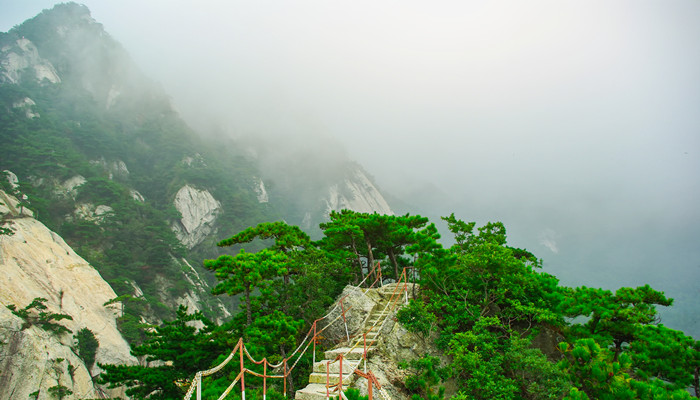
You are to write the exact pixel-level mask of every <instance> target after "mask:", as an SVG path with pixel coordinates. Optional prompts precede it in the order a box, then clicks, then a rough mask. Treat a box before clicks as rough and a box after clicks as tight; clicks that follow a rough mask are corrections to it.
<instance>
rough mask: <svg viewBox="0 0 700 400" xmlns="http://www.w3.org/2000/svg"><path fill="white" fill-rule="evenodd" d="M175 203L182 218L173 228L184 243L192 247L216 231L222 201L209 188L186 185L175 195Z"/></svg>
mask: <svg viewBox="0 0 700 400" xmlns="http://www.w3.org/2000/svg"><path fill="white" fill-rule="evenodd" d="M174 205H175V208H176V209H177V210H178V211H179V212H180V214H181V215H182V219H180V221H178V222H177V223H175V224H173V225H172V229H173V231H174V232H175V235H177V238H178V239H179V240H180V242H181V243H182V244H184V245H185V246H187V247H188V248H190V249H191V248H192V247H194V246H196V245H197V244H199V243H201V242H202V240H204V238H206V237H207V236H208V235H209V234H211V233H213V232H214V229H215V228H214V227H213V223H214V221H216V216H217V215H218V213H219V210H220V209H221V203H219V202H218V201H217V200H216V199H215V198H214V196H212V195H211V193H209V191H208V190H199V189H195V188H193V187H192V186H190V185H185V186H183V187H182V188H180V190H178V192H177V194H176V195H175V201H174Z"/></svg>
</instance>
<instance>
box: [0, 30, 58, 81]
mask: <svg viewBox="0 0 700 400" xmlns="http://www.w3.org/2000/svg"><path fill="white" fill-rule="evenodd" d="M29 68H32V69H33V72H34V74H33V75H34V76H33V78H34V79H36V80H37V81H38V82H43V81H47V82H50V83H58V82H61V78H59V76H58V73H57V72H56V68H54V66H53V65H52V64H51V63H50V62H49V61H47V60H46V59H44V58H42V57H40V56H39V52H38V51H37V48H36V46H34V43H32V42H31V41H30V40H29V39H26V38H21V39H18V40H17V42H16V43H15V46H6V47H4V48H3V49H2V50H0V82H3V83H14V84H17V83H19V82H20V81H21V79H22V78H23V77H25V76H26V75H24V73H25V71H26V70H27V69H29Z"/></svg>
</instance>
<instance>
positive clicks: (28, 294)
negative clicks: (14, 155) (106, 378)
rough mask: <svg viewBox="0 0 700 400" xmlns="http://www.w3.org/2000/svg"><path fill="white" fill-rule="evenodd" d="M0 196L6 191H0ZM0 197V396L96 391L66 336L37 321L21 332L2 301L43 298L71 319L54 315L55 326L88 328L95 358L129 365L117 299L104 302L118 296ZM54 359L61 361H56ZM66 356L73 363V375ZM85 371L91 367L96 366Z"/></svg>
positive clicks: (95, 370)
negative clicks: (0, 228) (56, 389)
mask: <svg viewBox="0 0 700 400" xmlns="http://www.w3.org/2000/svg"><path fill="white" fill-rule="evenodd" d="M0 197H2V198H3V199H4V198H6V197H9V196H7V195H6V194H5V193H4V192H2V191H0ZM2 203H3V205H0V215H2V217H3V219H4V220H5V221H6V222H5V226H6V227H9V228H11V229H12V230H14V234H13V235H10V236H8V235H0V270H2V274H0V338H2V340H3V341H4V343H5V344H4V346H2V347H0V352H3V354H2V357H0V398H8V399H9V398H28V396H29V394H30V393H32V392H35V391H36V390H40V391H41V393H48V388H49V387H52V386H56V385H58V384H60V385H63V386H66V387H68V388H69V389H70V390H71V391H73V393H74V395H73V396H76V397H73V398H95V397H98V396H97V392H96V390H97V389H96V388H95V386H94V385H93V383H92V381H91V379H90V375H89V374H88V372H87V369H86V368H85V366H84V365H83V364H82V361H80V360H79V359H78V358H77V357H76V356H75V355H74V354H73V352H72V350H71V349H70V346H72V345H73V338H72V334H68V335H63V336H61V337H58V336H56V335H54V334H50V333H49V332H46V331H44V330H43V329H41V328H39V327H31V328H28V329H24V330H22V329H21V325H22V320H21V319H19V318H18V317H16V316H15V315H13V314H11V313H10V312H9V310H7V308H6V306H8V305H11V304H14V305H16V306H17V308H23V307H25V306H26V305H28V304H29V303H31V302H32V300H33V299H35V298H37V297H43V298H45V299H47V302H46V305H47V307H48V310H47V311H49V312H53V313H61V314H67V315H70V316H71V317H72V318H73V320H62V321H60V324H61V325H63V326H65V327H67V328H68V329H70V330H71V331H73V332H77V331H79V330H80V329H82V328H88V329H90V330H91V331H92V332H93V333H94V334H95V336H96V337H97V339H98V340H99V342H100V345H99V348H98V350H97V362H99V363H110V364H134V363H136V359H135V358H134V357H133V356H131V354H130V352H129V350H130V349H129V345H128V344H127V343H126V341H125V340H124V339H123V338H122V336H121V334H120V333H119V331H118V330H117V324H116V314H117V312H118V310H119V308H120V305H118V304H115V305H113V306H109V307H105V306H104V303H106V302H107V301H109V300H111V299H113V298H115V297H117V295H116V293H115V292H114V291H113V290H112V288H111V287H110V286H109V284H108V283H107V282H105V281H104V280H103V279H102V277H101V276H100V274H99V273H98V272H97V271H96V270H95V269H94V268H93V267H92V266H90V265H89V264H88V263H87V262H86V261H85V260H84V259H82V258H81V257H80V256H78V255H77V254H76V253H75V252H74V251H73V249H71V248H70V247H69V246H68V245H67V244H66V243H65V241H63V239H62V238H61V237H60V236H58V235H57V234H55V233H54V232H52V231H50V230H49V229H48V228H46V226H44V225H43V224H42V223H41V222H39V221H37V220H35V219H33V218H31V217H28V216H26V215H19V214H18V213H17V210H13V209H12V208H11V207H8V206H7V205H5V203H6V201H2ZM60 358H63V359H65V360H64V361H63V362H60V361H57V360H58V359H60ZM67 362H69V363H70V364H71V365H72V366H73V368H75V371H74V376H73V378H71V377H70V374H69V373H68V366H67ZM91 372H92V373H93V374H96V373H98V372H99V371H98V367H94V368H93V370H92V371H91ZM47 398H48V397H47Z"/></svg>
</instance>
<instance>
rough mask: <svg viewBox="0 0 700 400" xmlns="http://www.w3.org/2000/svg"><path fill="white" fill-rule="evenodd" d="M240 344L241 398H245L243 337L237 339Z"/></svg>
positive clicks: (243, 399)
mask: <svg viewBox="0 0 700 400" xmlns="http://www.w3.org/2000/svg"><path fill="white" fill-rule="evenodd" d="M238 344H239V345H240V346H241V350H240V351H241V399H242V400H245V366H244V365H243V338H240V339H238Z"/></svg>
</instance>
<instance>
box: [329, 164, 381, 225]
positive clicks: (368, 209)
mask: <svg viewBox="0 0 700 400" xmlns="http://www.w3.org/2000/svg"><path fill="white" fill-rule="evenodd" d="M324 201H325V203H326V211H325V213H326V216H328V215H329V214H330V213H331V211H340V210H343V209H348V210H353V211H357V212H363V213H374V212H376V213H378V214H386V215H394V212H393V211H391V207H389V204H388V203H387V202H386V200H385V199H384V197H383V196H382V194H381V193H380V192H379V190H378V189H377V188H376V187H375V186H374V184H372V182H371V181H370V180H369V178H367V176H366V175H365V174H364V173H363V172H362V171H361V170H359V169H356V170H355V171H353V173H352V176H351V177H350V178H348V179H345V181H344V182H343V183H341V184H336V185H333V186H331V187H330V190H329V193H328V197H327V198H326V199H325V200H324Z"/></svg>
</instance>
